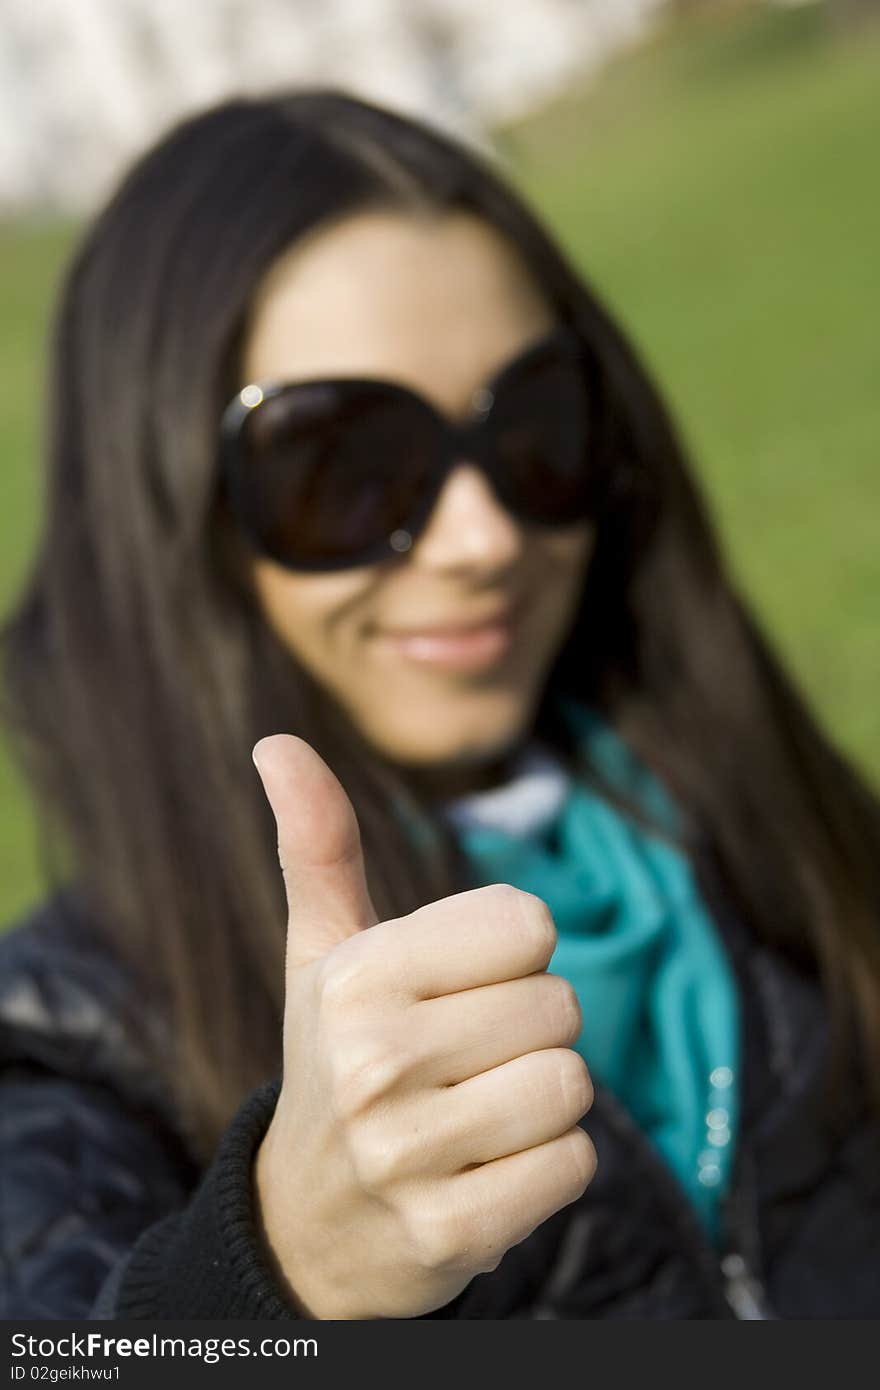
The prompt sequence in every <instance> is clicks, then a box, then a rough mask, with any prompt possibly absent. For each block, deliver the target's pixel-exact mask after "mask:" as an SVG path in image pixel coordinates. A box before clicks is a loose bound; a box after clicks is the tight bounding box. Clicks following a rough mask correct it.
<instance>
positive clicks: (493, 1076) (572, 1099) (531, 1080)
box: [435, 1047, 593, 1172]
mask: <svg viewBox="0 0 880 1390" xmlns="http://www.w3.org/2000/svg"><path fill="white" fill-rule="evenodd" d="M592 1100H593V1088H592V1085H591V1083H590V1077H589V1073H588V1071H587V1067H586V1063H585V1062H584V1060H583V1058H582V1057H580V1056H579V1055H578V1053H577V1052H572V1051H571V1049H570V1048H562V1047H553V1048H546V1049H545V1050H544V1051H542V1052H531V1053H529V1054H528V1055H527V1056H525V1057H515V1058H514V1060H513V1061H512V1062H505V1063H504V1064H503V1065H502V1066H500V1067H493V1068H492V1070H491V1071H485V1072H481V1073H480V1075H479V1076H473V1077H471V1078H470V1079H469V1080H467V1081H462V1082H460V1083H459V1084H458V1085H457V1086H452V1087H450V1088H448V1089H447V1090H445V1091H444V1092H442V1101H441V1102H440V1103H438V1104H437V1105H436V1107H435V1112H436V1120H435V1139H436V1142H437V1144H438V1149H439V1151H440V1152H441V1153H442V1154H443V1157H444V1159H445V1162H444V1163H443V1167H444V1168H445V1169H446V1171H447V1172H448V1171H450V1170H452V1171H456V1170H459V1171H460V1170H462V1169H464V1168H467V1167H470V1166H472V1165H473V1164H485V1163H490V1162H491V1161H492V1160H493V1159H498V1158H503V1157H505V1155H507V1154H514V1153H519V1152H520V1150H522V1149H531V1148H533V1147H534V1146H535V1145H536V1144H545V1143H547V1142H548V1141H549V1140H551V1139H556V1138H558V1136H559V1135H560V1134H565V1133H566V1131H567V1130H569V1129H571V1128H572V1126H573V1125H576V1124H577V1123H578V1121H579V1120H581V1119H582V1118H583V1117H584V1115H585V1114H586V1113H587V1111H588V1109H589V1108H590V1105H591V1104H592Z"/></svg>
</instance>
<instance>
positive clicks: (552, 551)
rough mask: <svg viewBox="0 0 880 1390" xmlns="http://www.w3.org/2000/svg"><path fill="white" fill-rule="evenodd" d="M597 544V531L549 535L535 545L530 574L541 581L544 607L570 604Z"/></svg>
mask: <svg viewBox="0 0 880 1390" xmlns="http://www.w3.org/2000/svg"><path fill="white" fill-rule="evenodd" d="M595 545H596V529H595V527H594V526H592V525H581V526H578V528H577V529H576V530H567V531H559V532H555V533H554V532H549V533H547V534H546V535H545V536H542V537H541V538H540V540H538V541H536V542H535V555H534V565H533V573H535V574H537V575H539V576H541V575H543V576H544V578H543V579H542V580H540V581H539V586H538V587H539V592H540V596H541V598H542V599H543V603H544V606H545V607H553V606H554V605H559V604H560V603H562V604H565V603H566V601H569V602H573V601H574V599H575V598H576V597H577V595H578V594H579V593H580V590H581V588H582V586H583V581H584V578H585V576H586V573H587V569H588V568H589V564H590V559H591V556H592V554H593V550H594V549H595Z"/></svg>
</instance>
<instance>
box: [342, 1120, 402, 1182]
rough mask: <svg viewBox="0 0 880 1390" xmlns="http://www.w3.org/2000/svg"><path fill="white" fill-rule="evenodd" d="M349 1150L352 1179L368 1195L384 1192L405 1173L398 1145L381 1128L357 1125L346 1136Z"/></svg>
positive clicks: (385, 1130)
mask: <svg viewBox="0 0 880 1390" xmlns="http://www.w3.org/2000/svg"><path fill="white" fill-rule="evenodd" d="M348 1149H349V1158H350V1161H351V1165H352V1168H353V1170H354V1174H355V1177H356V1178H357V1181H358V1183H359V1184H360V1186H361V1187H362V1188H363V1189H364V1190H365V1191H367V1192H373V1193H379V1192H383V1191H385V1190H386V1189H387V1188H388V1187H390V1186H392V1185H393V1184H394V1182H396V1181H397V1180H398V1179H399V1178H400V1177H401V1176H402V1174H403V1172H404V1169H405V1163H404V1161H403V1154H402V1150H401V1146H400V1145H399V1143H398V1142H397V1141H396V1139H395V1138H394V1137H393V1136H392V1135H391V1134H389V1133H388V1131H387V1129H385V1128H384V1127H380V1126H377V1125H365V1124H363V1123H361V1124H360V1125H358V1126H356V1127H355V1128H354V1130H353V1132H351V1133H350V1134H349V1144H348Z"/></svg>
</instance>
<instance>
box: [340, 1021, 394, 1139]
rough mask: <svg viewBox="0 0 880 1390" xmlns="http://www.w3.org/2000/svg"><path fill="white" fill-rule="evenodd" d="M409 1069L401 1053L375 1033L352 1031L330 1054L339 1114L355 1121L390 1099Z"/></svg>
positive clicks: (386, 1039)
mask: <svg viewBox="0 0 880 1390" xmlns="http://www.w3.org/2000/svg"><path fill="white" fill-rule="evenodd" d="M405 1070H406V1066H405V1060H404V1056H403V1052H402V1050H401V1049H400V1048H399V1047H397V1046H395V1045H394V1044H393V1043H392V1041H391V1040H390V1039H389V1038H386V1037H384V1036H382V1035H377V1034H376V1033H374V1032H372V1031H363V1032H354V1031H352V1032H349V1033H348V1034H346V1035H344V1036H343V1037H342V1038H338V1039H337V1040H336V1044H335V1046H334V1048H333V1051H332V1054H331V1065H330V1074H331V1084H332V1087H333V1097H334V1102H335V1108H336V1113H337V1114H338V1115H340V1116H341V1117H342V1118H343V1119H346V1120H353V1119H356V1118H358V1117H359V1116H361V1115H364V1114H365V1113H366V1112H367V1111H369V1110H370V1109H371V1108H372V1107H373V1106H374V1105H376V1104H377V1103H378V1102H379V1101H381V1100H382V1098H383V1097H384V1096H387V1095H388V1093H389V1092H390V1091H392V1090H393V1089H394V1088H395V1086H397V1084H398V1083H399V1081H400V1080H401V1078H402V1076H403V1074H404V1072H405Z"/></svg>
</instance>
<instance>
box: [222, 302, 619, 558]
mask: <svg viewBox="0 0 880 1390" xmlns="http://www.w3.org/2000/svg"><path fill="white" fill-rule="evenodd" d="M596 382H597V373H596V371H595V369H594V367H593V365H592V361H591V359H590V357H589V356H588V354H587V351H586V348H585V345H584V343H583V341H582V340H581V339H580V338H579V337H578V335H577V334H576V333H575V332H574V331H573V330H571V329H569V328H558V329H555V330H554V331H553V332H551V333H549V334H548V335H547V336H546V337H544V338H541V339H540V341H538V342H535V343H533V344H532V345H530V346H529V347H528V348H526V350H525V351H523V352H522V353H520V354H518V355H517V356H516V357H515V358H513V359H511V360H510V361H509V362H508V363H507V364H506V365H504V366H503V367H502V368H501V369H500V370H499V371H498V372H496V374H495V375H494V376H493V377H492V378H491V380H490V381H488V382H487V383H486V384H485V385H484V386H482V387H480V389H479V390H477V391H475V392H474V394H473V396H472V398H471V402H470V411H469V413H468V415H467V417H466V418H465V419H460V420H455V421H453V420H450V419H449V418H448V417H446V416H444V415H442V414H441V413H440V412H439V411H438V410H436V409H435V407H434V406H433V405H431V404H430V403H429V402H428V401H427V400H425V399H424V397H422V396H420V395H419V394H418V392H416V391H413V390H411V389H410V388H409V387H407V386H403V385H400V384H398V383H396V382H393V381H387V380H383V379H379V378H361V377H341V378H338V379H331V380H305V381H295V382H289V383H275V384H257V383H251V384H250V385H248V386H245V387H244V388H243V389H242V390H241V391H239V392H238V394H237V395H236V396H235V397H234V399H233V400H232V401H231V402H230V404H229V405H228V406H227V408H226V410H225V411H224V413H223V417H222V421H221V429H220V437H221V468H222V476H223V481H224V484H225V487H226V491H227V496H228V499H229V502H230V504H231V508H232V511H233V514H234V515H235V517H236V519H237V521H238V523H239V524H240V525H241V527H242V528H243V530H244V532H245V533H246V535H247V536H248V537H249V539H250V540H251V542H252V543H253V544H254V546H255V547H256V549H257V550H258V551H259V552H260V553H262V554H264V555H267V556H269V557H271V558H272V559H274V560H276V561H277V562H278V563H279V564H282V565H284V566H286V567H287V568H288V569H293V570H314V571H322V570H336V569H344V568H347V567H349V566H354V565H364V564H373V563H376V562H378V561H382V560H387V559H390V558H393V557H394V556H395V555H397V556H399V555H401V554H405V553H406V552H407V551H408V550H409V549H410V548H411V547H412V546H413V545H414V544H415V542H416V540H417V539H418V537H419V536H420V535H421V533H422V532H423V531H424V529H425V527H426V525H427V522H428V519H429V517H430V515H431V511H432V509H433V507H434V505H435V503H436V501H437V498H438V497H439V495H440V491H441V489H442V487H443V484H444V482H445V480H446V478H447V476H448V475H449V473H450V472H451V470H452V469H453V468H454V467H455V466H456V465H457V464H458V463H460V462H462V461H464V460H466V461H468V462H470V463H473V464H476V465H477V466H479V467H480V468H482V470H483V472H484V474H485V475H486V477H487V478H488V479H489V481H490V483H491V485H492V487H493V489H494V491H495V494H496V496H497V497H498V498H499V500H500V501H501V502H502V504H503V505H504V506H505V507H506V508H507V509H508V510H509V511H510V512H511V513H512V514H513V515H514V516H515V517H517V518H518V519H519V520H521V521H523V522H525V523H528V524H532V525H536V526H547V527H565V526H571V525H572V524H574V523H575V522H577V521H580V520H583V519H585V518H586V517H588V516H590V515H591V513H592V512H593V510H594V503H595V492H596V475H597V471H598V470H597V469H596V467H595V459H591V457H590V455H591V441H595V440H596V439H597V438H598V432H597V430H596V423H597V407H598V389H597V385H596Z"/></svg>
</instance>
